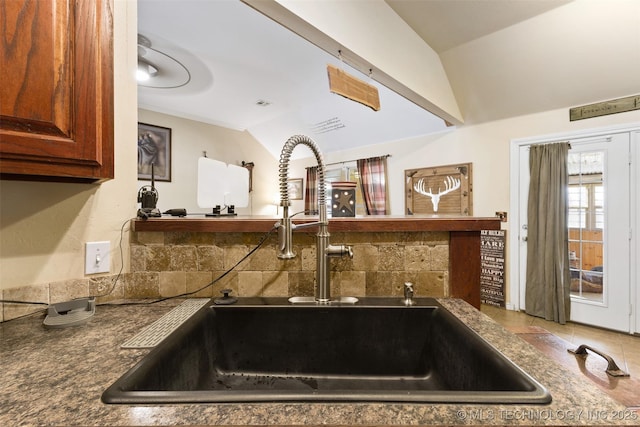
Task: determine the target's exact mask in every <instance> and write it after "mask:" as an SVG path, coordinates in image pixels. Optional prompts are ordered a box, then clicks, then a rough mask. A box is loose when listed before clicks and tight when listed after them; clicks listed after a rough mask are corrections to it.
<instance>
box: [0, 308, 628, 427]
mask: <svg viewBox="0 0 640 427" xmlns="http://www.w3.org/2000/svg"><path fill="white" fill-rule="evenodd" d="M439 301H440V303H441V304H442V305H443V306H445V307H446V308H448V309H449V310H450V311H451V312H453V313H454V314H455V315H456V316H458V317H459V318H461V319H462V320H464V321H465V322H466V323H467V324H468V325H470V326H471V327H472V328H473V329H475V330H476V331H477V332H479V333H480V334H481V335H482V336H483V337H484V338H485V339H486V340H487V341H488V342H490V343H491V344H493V345H494V346H495V347H496V348H498V349H499V350H501V351H502V352H503V353H504V354H505V355H506V356H507V357H509V358H510V359H511V360H513V361H514V362H516V363H517V364H518V365H519V366H520V367H521V368H522V369H524V370H525V371H526V372H528V373H529V374H530V375H532V376H533V377H534V378H536V379H537V380H538V381H539V382H541V383H542V384H543V385H544V386H545V387H547V389H548V390H549V392H550V393H551V395H552V397H553V402H552V403H551V404H549V405H535V406H524V405H485V406H480V405H471V404H460V405H456V404H389V403H259V404H258V403H256V404H246V403H244V404H198V405H193V404H186V405H158V406H128V405H105V404H103V403H102V402H101V401H100V396H101V394H102V392H103V391H104V390H105V389H106V388H107V387H108V386H109V385H111V384H112V383H113V382H114V381H115V380H116V379H118V378H119V377H120V376H121V375H122V374H123V373H124V372H126V371H127V370H128V369H129V368H131V367H132V366H133V365H134V364H135V363H136V362H137V361H139V360H140V359H141V358H142V357H144V355H145V354H147V353H148V350H131V349H121V348H120V345H121V344H122V343H123V342H125V341H126V340H127V339H129V338H131V337H132V336H134V335H135V334H136V333H138V332H139V331H140V330H141V329H142V328H143V327H145V326H146V325H148V324H150V323H152V322H153V321H155V320H156V319H158V318H159V317H160V316H162V315H163V314H165V313H166V312H168V311H169V310H171V308H173V306H175V305H177V304H178V301H167V302H164V303H160V304H154V305H144V306H140V305H137V306H136V305H129V306H126V305H121V306H98V307H97V309H96V314H95V316H93V317H92V318H91V319H90V320H89V321H88V322H87V323H85V324H84V325H81V326H75V327H70V328H64V329H45V328H44V327H43V326H42V320H43V319H42V316H31V317H27V318H22V319H18V320H14V321H10V322H5V323H2V324H0V340H1V341H2V345H1V346H0V366H1V368H2V373H3V374H2V380H1V381H0V425H3V426H39V425H51V426H60V425H64V426H75V425H82V426H104V425H109V426H125V425H126V426H139V425H146V426H150V425H221V424H229V425H231V424H235V425H278V424H279V425H285V424H286V425H291V424H299V425H319V424H329V425H348V424H354V425H419V424H447V425H452V424H467V425H468V424H474V425H476V424H487V425H490V424H499V425H504V424H517V425H531V424H540V425H551V424H552V425H586V424H588V425H594V424H603V425H606V424H612V423H613V424H625V423H628V424H630V425H633V424H637V423H638V420H637V419H635V420H634V418H636V417H637V414H633V413H631V414H630V413H629V411H627V410H626V408H625V407H624V406H623V405H621V404H619V403H617V402H615V401H614V400H612V399H611V398H610V397H609V396H607V395H606V394H604V393H602V392H601V391H600V390H599V389H598V388H597V387H596V386H595V385H593V384H592V383H590V382H589V381H588V380H586V379H584V378H581V377H577V376H576V375H575V374H573V373H571V372H570V371H569V370H567V369H565V368H563V367H561V366H559V365H557V364H556V363H554V362H553V361H551V360H549V359H547V358H546V357H545V356H544V355H543V354H542V353H540V352H539V351H538V350H536V349H535V348H533V347H532V346H530V345H529V344H527V343H526V342H525V341H523V340H521V339H520V338H518V337H517V336H515V335H514V334H512V333H510V332H508V331H507V330H505V329H504V328H502V327H501V326H500V325H498V324H497V323H495V322H494V321H493V320H492V319H490V318H489V317H487V316H486V315H484V314H482V313H481V312H479V311H477V310H475V309H474V308H473V307H471V306H470V305H468V304H467V303H465V302H464V301H461V300H457V299H440V300H439ZM625 417H626V418H628V419H626V420H625V419H624V418H625Z"/></svg>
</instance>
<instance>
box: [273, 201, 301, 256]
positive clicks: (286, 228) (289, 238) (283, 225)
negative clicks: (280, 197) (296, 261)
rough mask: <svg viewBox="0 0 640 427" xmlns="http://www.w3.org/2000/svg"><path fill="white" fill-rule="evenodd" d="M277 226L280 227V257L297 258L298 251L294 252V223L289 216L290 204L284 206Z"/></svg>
mask: <svg viewBox="0 0 640 427" xmlns="http://www.w3.org/2000/svg"><path fill="white" fill-rule="evenodd" d="M276 226H277V227H278V258H279V259H292V258H295V257H296V253H295V252H293V233H292V231H293V223H292V222H291V217H290V216H289V206H286V205H285V206H283V208H282V219H281V220H280V221H279V222H278V224H276Z"/></svg>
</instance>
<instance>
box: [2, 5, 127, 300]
mask: <svg viewBox="0 0 640 427" xmlns="http://www.w3.org/2000/svg"><path fill="white" fill-rule="evenodd" d="M114 15H115V16H114V53H115V55H114V57H115V61H114V62H115V64H114V72H115V117H116V120H115V179H113V180H111V181H108V182H105V183H104V184H102V185H91V184H60V183H48V182H21V181H0V289H9V288H14V287H22V286H28V285H34V284H46V283H50V282H55V281H62V280H67V279H76V278H83V277H85V276H84V244H85V242H88V241H101V240H109V241H110V242H111V248H112V250H111V255H112V256H111V272H112V273H114V272H117V271H118V270H119V269H120V256H119V251H118V249H117V247H118V241H119V239H120V227H121V225H122V224H123V223H124V222H125V221H126V220H127V219H128V218H131V217H133V216H135V212H136V203H135V196H136V184H137V183H136V162H137V160H136V158H137V157H136V156H137V151H136V146H135V135H136V127H137V125H136V117H137V111H136V105H137V95H136V81H135V69H136V63H137V59H136V57H137V50H136V46H135V44H136V43H135V40H136V39H137V30H136V28H137V27H136V22H137V9H136V2H135V0H127V1H121V0H119V1H116V2H114ZM126 241H128V237H127V236H126V235H125V242H126ZM124 249H125V251H126V252H127V254H128V245H126V244H125V245H124ZM127 254H125V257H124V259H125V263H126V260H127V259H128V255H127ZM127 269H128V265H125V271H127Z"/></svg>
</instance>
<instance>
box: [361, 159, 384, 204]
mask: <svg viewBox="0 0 640 427" xmlns="http://www.w3.org/2000/svg"><path fill="white" fill-rule="evenodd" d="M357 164H358V173H359V174H360V184H361V186H362V195H363V197H364V204H365V207H366V209H367V215H386V214H387V156H383V157H371V158H369V159H360V160H358V161H357Z"/></svg>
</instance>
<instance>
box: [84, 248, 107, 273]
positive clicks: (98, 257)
mask: <svg viewBox="0 0 640 427" xmlns="http://www.w3.org/2000/svg"><path fill="white" fill-rule="evenodd" d="M110 251H111V242H108V241H107V242H87V245H86V251H85V254H86V255H85V258H84V274H96V273H108V272H109V268H110V266H111V258H110V257H109V252H110Z"/></svg>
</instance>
